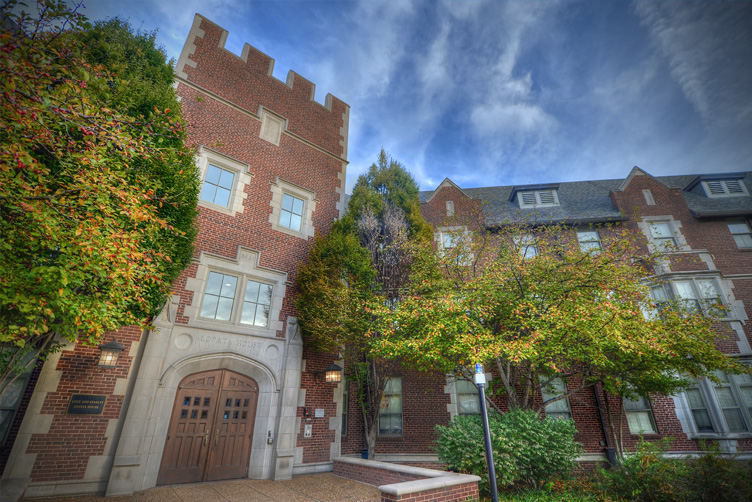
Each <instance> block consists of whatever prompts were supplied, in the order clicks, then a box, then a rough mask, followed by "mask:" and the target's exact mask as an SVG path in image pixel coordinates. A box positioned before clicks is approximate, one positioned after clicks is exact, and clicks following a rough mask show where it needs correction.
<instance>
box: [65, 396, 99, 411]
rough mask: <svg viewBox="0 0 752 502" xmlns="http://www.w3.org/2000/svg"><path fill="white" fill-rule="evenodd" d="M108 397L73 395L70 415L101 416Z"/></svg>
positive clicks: (69, 406)
mask: <svg viewBox="0 0 752 502" xmlns="http://www.w3.org/2000/svg"><path fill="white" fill-rule="evenodd" d="M106 401H107V396H96V395H90V394H73V395H72V396H71V399H70V402H69V403H68V411H67V413H68V415H101V414H102V410H104V403H105V402H106Z"/></svg>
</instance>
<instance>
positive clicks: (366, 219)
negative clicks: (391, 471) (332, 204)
mask: <svg viewBox="0 0 752 502" xmlns="http://www.w3.org/2000/svg"><path fill="white" fill-rule="evenodd" d="M431 235H432V231H431V227H430V226H429V225H428V223H426V221H425V220H424V219H423V217H422V216H421V214H420V202H419V200H418V185H417V183H415V180H414V179H413V178H412V176H410V174H409V173H408V172H407V171H406V170H405V168H404V167H403V166H402V165H401V164H399V163H398V162H396V161H395V160H393V159H392V158H391V157H390V156H389V155H388V154H387V153H386V152H385V151H384V150H381V152H380V153H379V155H378V159H377V162H376V163H375V164H373V165H372V166H371V168H370V170H369V171H368V173H367V174H364V175H361V176H360V177H359V178H358V181H357V183H356V185H355V188H354V189H353V195H352V198H351V199H350V203H349V206H348V210H347V212H346V213H345V214H344V215H343V217H342V218H341V219H340V220H339V221H337V222H335V224H334V226H333V228H332V231H331V233H330V234H328V235H327V236H325V237H319V238H318V239H317V242H316V245H315V246H314V248H313V250H312V252H311V255H310V260H309V262H308V264H306V265H305V266H304V267H302V268H301V271H300V273H299V275H298V285H299V288H300V294H299V296H298V304H297V305H298V310H299V311H300V318H299V321H300V327H301V330H302V332H303V334H304V336H305V337H306V339H307V340H308V341H309V342H310V343H311V344H312V346H314V347H315V348H317V349H319V350H323V351H326V352H335V353H336V352H339V353H340V354H342V357H343V359H344V361H345V372H346V376H347V378H348V379H349V380H350V381H351V382H353V384H354V385H355V388H356V396H357V402H358V404H359V406H360V409H361V412H362V415H363V422H364V428H365V431H364V432H365V436H366V438H365V439H366V442H367V444H368V449H369V455H370V456H371V457H372V456H373V452H374V447H375V443H376V437H377V431H378V419H379V407H380V403H381V400H382V396H383V393H384V388H385V387H386V384H387V382H388V381H389V377H390V376H391V375H393V374H394V371H395V368H396V365H397V362H396V361H394V360H390V359H386V358H381V357H375V355H374V354H373V352H372V350H371V339H369V338H367V337H366V336H365V335H366V333H367V332H368V331H369V330H371V329H372V327H373V323H374V316H373V314H372V311H373V310H374V308H376V307H378V306H388V305H394V304H395V303H396V302H397V301H398V298H399V295H400V294H401V292H402V291H403V290H404V288H405V286H406V284H407V281H408V278H409V271H410V264H411V262H412V256H413V249H414V245H415V243H418V242H425V241H426V240H428V239H430V238H431Z"/></svg>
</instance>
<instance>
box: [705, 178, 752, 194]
mask: <svg viewBox="0 0 752 502" xmlns="http://www.w3.org/2000/svg"><path fill="white" fill-rule="evenodd" d="M702 186H703V188H704V189H705V194H707V196H708V197H741V196H744V195H749V192H748V191H747V187H746V186H745V185H744V183H743V182H742V180H741V179H736V180H706V181H703V182H702Z"/></svg>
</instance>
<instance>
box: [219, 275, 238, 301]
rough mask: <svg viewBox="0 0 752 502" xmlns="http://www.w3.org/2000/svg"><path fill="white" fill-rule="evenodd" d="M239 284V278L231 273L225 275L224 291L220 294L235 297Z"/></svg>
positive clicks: (223, 281)
mask: <svg viewBox="0 0 752 502" xmlns="http://www.w3.org/2000/svg"><path fill="white" fill-rule="evenodd" d="M237 285H238V278H237V277H233V276H231V275H226V276H224V279H223V280H222V293H220V296H224V297H225V298H235V287H236V286H237Z"/></svg>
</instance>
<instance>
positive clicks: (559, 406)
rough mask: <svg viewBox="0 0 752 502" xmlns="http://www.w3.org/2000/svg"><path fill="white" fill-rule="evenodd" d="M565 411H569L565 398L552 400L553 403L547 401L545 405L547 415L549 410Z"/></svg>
mask: <svg viewBox="0 0 752 502" xmlns="http://www.w3.org/2000/svg"><path fill="white" fill-rule="evenodd" d="M561 411H566V412H569V403H567V399H566V398H564V399H559V400H558V401H554V402H553V403H549V404H547V405H546V415H548V414H549V413H550V412H561Z"/></svg>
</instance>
